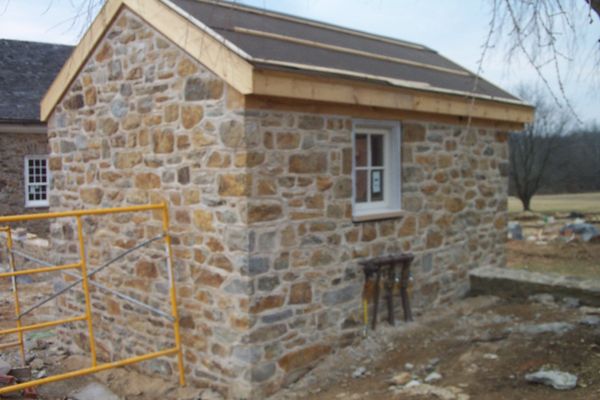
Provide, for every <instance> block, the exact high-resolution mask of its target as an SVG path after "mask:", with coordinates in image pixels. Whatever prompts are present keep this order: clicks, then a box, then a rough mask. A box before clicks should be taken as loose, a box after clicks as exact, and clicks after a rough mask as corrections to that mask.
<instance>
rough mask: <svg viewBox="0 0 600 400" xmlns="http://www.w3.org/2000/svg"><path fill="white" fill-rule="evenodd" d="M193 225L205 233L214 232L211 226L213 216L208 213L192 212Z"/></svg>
mask: <svg viewBox="0 0 600 400" xmlns="http://www.w3.org/2000/svg"><path fill="white" fill-rule="evenodd" d="M193 219H194V225H196V227H198V228H200V229H201V230H203V231H206V232H212V231H214V230H215V228H214V226H213V215H212V213H211V212H210V211H205V210H194V217H193Z"/></svg>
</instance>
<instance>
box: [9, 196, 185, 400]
mask: <svg viewBox="0 0 600 400" xmlns="http://www.w3.org/2000/svg"><path fill="white" fill-rule="evenodd" d="M141 211H161V213H160V216H161V219H162V228H163V233H162V234H161V235H159V236H157V237H154V238H152V239H149V240H146V241H144V242H142V243H140V244H138V245H136V246H134V247H132V248H130V249H128V250H126V251H124V252H122V253H121V254H119V255H117V256H116V257H114V258H113V259H111V260H109V261H107V262H105V263H104V264H102V265H101V266H100V267H98V268H96V269H94V270H92V271H90V272H88V271H87V259H86V252H85V241H84V235H83V224H82V220H81V219H82V217H86V216H97V215H108V214H117V213H128V212H141ZM56 218H75V219H76V222H77V239H78V244H79V261H78V262H76V263H71V264H64V265H52V264H50V263H47V262H45V261H42V260H39V259H37V258H35V257H32V256H30V255H28V254H25V253H23V252H20V251H18V250H15V249H14V248H13V240H12V230H11V228H10V226H0V232H6V243H7V249H8V261H9V265H10V272H3V273H0V278H10V279H11V282H12V289H13V296H14V303H15V316H16V317H15V321H16V327H15V328H11V329H5V330H1V331H0V335H9V334H17V335H18V340H17V341H14V342H9V343H3V344H0V349H4V348H9V347H16V346H18V347H19V350H20V353H21V360H22V363H23V365H25V348H24V340H23V333H24V332H27V331H32V330H37V329H44V328H48V327H53V326H58V325H63V324H68V323H72V322H79V321H86V322H87V330H88V339H89V347H90V353H91V360H92V366H91V367H90V368H84V369H80V370H77V371H72V372H67V373H63V374H59V375H54V376H50V377H47V378H42V379H36V380H33V381H29V382H24V383H19V384H15V385H10V386H5V387H2V388H0V395H3V394H5V393H10V392H14V391H18V390H23V389H27V388H30V387H34V386H38V385H42V384H45V383H50V382H56V381H60V380H64V379H69V378H74V377H78V376H83V375H88V374H93V373H96V372H99V371H104V370H107V369H111V368H117V367H121V366H125V365H129V364H134V363H138V362H141V361H145V360H150V359H153V358H157V357H162V356H167V355H177V364H178V370H179V383H180V384H181V385H184V384H185V375H184V367H183V353H182V348H181V337H180V332H179V316H178V311H177V298H176V290H175V279H174V277H173V251H172V249H171V236H170V234H169V212H168V208H167V205H166V203H161V204H150V205H143V206H132V207H121V208H106V209H95V210H75V211H63V212H53V213H43V214H29V215H13V216H7V217H0V224H8V223H12V222H21V221H31V220H40V219H56ZM160 239H164V244H165V254H166V257H167V275H168V278H169V295H170V300H171V301H170V303H171V314H168V313H166V312H164V311H162V310H159V309H157V308H155V307H152V306H150V305H148V304H146V303H143V302H141V301H139V300H137V299H135V298H133V297H130V296H127V295H125V294H122V293H120V292H118V291H116V290H113V289H110V288H108V287H106V286H104V285H101V284H99V283H97V282H94V281H92V280H91V278H92V277H93V276H94V275H95V274H97V273H98V272H100V271H102V270H103V269H105V268H107V267H108V266H109V265H111V264H113V263H114V262H116V261H118V260H120V259H122V258H123V257H125V256H127V255H128V254H130V253H132V252H134V251H136V250H138V249H140V248H142V247H144V246H147V245H149V244H150V243H153V242H155V241H157V240H160ZM15 255H17V256H21V257H23V258H25V259H27V260H30V261H33V262H35V263H37V264H40V265H42V266H43V267H42V268H37V269H35V268H34V269H27V270H17V268H16V262H15ZM71 269H79V270H80V272H81V276H79V275H76V274H73V273H70V272H68V271H69V270H71ZM59 271H62V272H63V273H64V274H67V275H69V276H73V277H77V278H78V279H77V280H76V281H75V282H72V283H71V284H69V285H67V286H66V287H65V288H63V289H61V290H60V291H58V292H56V293H54V294H53V295H51V296H49V297H48V298H46V299H44V300H42V301H41V302H38V303H37V304H35V305H33V306H32V307H30V308H29V309H27V310H25V311H23V312H21V309H20V304H19V293H18V285H17V280H16V277H17V276H21V275H28V274H38V273H49V272H59ZM78 284H81V285H82V289H83V293H84V298H85V313H84V314H83V315H80V316H76V317H70V318H65V319H60V320H55V321H48V322H42V323H37V324H32V325H25V326H24V325H23V324H22V321H21V319H22V318H23V316H25V315H27V314H29V313H30V312H32V311H33V310H35V309H36V308H38V307H40V306H42V305H43V304H46V303H47V302H49V301H51V300H52V299H55V298H56V297H58V296H60V295H61V294H63V293H65V292H66V291H68V290H69V289H71V288H73V287H75V286H76V285H78ZM90 285H94V286H96V287H98V288H100V289H101V290H104V291H105V292H108V293H110V294H112V295H114V296H116V297H119V298H121V299H123V300H126V301H129V302H131V303H134V304H136V305H138V306H140V307H142V308H145V309H147V310H149V311H151V312H153V313H155V314H158V315H160V316H162V317H165V318H167V319H168V320H169V321H170V322H172V324H173V336H174V340H175V347H173V348H169V349H166V350H160V351H157V352H154V353H148V354H144V355H140V356H135V357H131V358H127V359H124V360H120V361H116V362H110V363H105V364H100V365H98V363H97V359H96V342H95V338H94V330H93V324H92V311H93V310H92V303H91V299H90V291H89V286H90Z"/></svg>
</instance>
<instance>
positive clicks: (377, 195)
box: [371, 169, 383, 201]
mask: <svg viewBox="0 0 600 400" xmlns="http://www.w3.org/2000/svg"><path fill="white" fill-rule="evenodd" d="M371 201H383V170H382V169H375V170H372V171H371Z"/></svg>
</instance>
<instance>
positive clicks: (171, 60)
mask: <svg viewBox="0 0 600 400" xmlns="http://www.w3.org/2000/svg"><path fill="white" fill-rule="evenodd" d="M475 82H476V77H475V76H473V75H472V74H471V73H469V72H468V71H466V70H464V69H463V68H461V67H460V66H458V65H456V64H454V63H452V62H450V61H448V60H446V59H445V58H443V57H441V56H440V55H439V54H437V53H436V52H434V51H432V50H430V49H428V48H425V47H423V46H420V45H417V44H412V43H406V42H402V41H398V40H395V39H389V38H384V37H379V36H374V35H370V34H366V33H361V32H356V31H352V30H347V29H344V28H339V27H334V26H329V25H325V24H322V23H318V22H314V21H307V20H303V19H299V18H295V17H291V16H286V15H281V14H274V13H267V12H264V11H261V10H256V9H252V8H246V7H242V6H239V5H235V4H230V3H213V2H209V1H194V0H173V1H167V0H144V1H141V0H108V2H107V3H106V5H105V6H104V8H103V10H102V11H101V13H100V16H99V17H98V18H97V19H96V21H95V22H94V23H93V25H92V27H91V28H90V30H89V31H88V33H87V34H86V35H85V36H84V38H83V39H82V41H81V43H80V44H79V46H77V48H76V49H75V50H74V52H73V55H72V57H71V58H70V59H69V60H68V61H67V63H66V65H65V67H64V68H63V70H62V71H61V73H60V74H59V75H58V77H57V79H56V80H55V82H54V83H53V85H52V86H51V88H50V90H49V92H48V93H47V95H46V96H45V98H44V100H43V102H42V117H43V118H44V119H48V127H49V138H50V147H51V158H50V167H51V170H52V174H53V177H54V179H53V181H52V188H51V195H50V207H51V210H52V211H59V210H71V209H77V208H97V207H114V206H124V205H132V204H146V203H153V202H160V201H167V202H168V203H169V207H170V212H171V219H172V222H171V230H172V232H173V234H174V251H175V256H176V272H177V285H178V296H179V307H180V310H181V315H182V317H181V325H182V335H183V338H184V354H185V360H186V371H187V378H188V380H189V381H190V382H192V383H193V384H196V385H210V386H212V387H214V388H216V389H218V390H220V391H222V392H223V393H226V394H227V395H228V396H229V397H232V398H263V396H265V395H266V394H268V393H273V392H274V391H276V390H277V389H278V388H280V387H281V386H282V385H285V384H287V383H289V382H291V381H293V380H294V379H297V378H298V377H300V376H301V375H302V374H303V373H305V372H306V371H307V369H308V368H310V367H311V366H313V365H314V364H315V362H317V361H318V360H319V359H320V358H321V357H323V356H325V355H326V354H328V353H330V352H332V351H334V350H335V348H336V347H338V346H343V345H347V344H349V343H352V342H353V341H354V340H356V339H357V337H358V335H357V333H359V332H360V329H361V326H362V321H361V291H362V286H363V279H364V277H363V274H362V272H361V269H360V268H359V266H358V265H357V261H359V260H361V259H365V258H368V257H375V256H378V255H384V254H389V253H396V252H401V251H405V252H412V253H414V254H415V255H416V259H415V262H414V264H413V269H412V270H413V274H414V278H415V280H414V293H413V301H414V304H415V305H416V306H419V307H431V306H436V305H439V304H443V303H444V302H447V301H451V300H452V299H455V298H458V297H459V296H461V295H464V294H465V292H466V291H467V289H468V279H467V274H468V271H469V270H470V269H472V268H474V267H477V266H482V265H490V266H503V265H504V264H505V253H504V238H505V236H506V235H505V225H506V207H507V193H506V191H507V178H506V176H507V174H506V172H507V143H506V139H507V133H506V132H507V131H509V130H513V129H519V128H522V126H523V124H524V123H527V122H529V121H531V119H532V114H533V110H532V108H531V107H530V106H528V105H526V104H523V103H521V102H520V101H519V100H518V99H516V98H515V97H513V96H512V95H510V94H508V93H506V92H504V91H502V90H501V89H499V88H497V87H495V86H493V85H492V84H490V83H488V82H486V81H485V80H483V79H479V80H478V81H477V85H475ZM474 87H476V89H475V90H474V91H472V89H473V88H474ZM158 224H159V222H158V221H157V220H156V219H154V218H152V216H151V215H144V216H142V215H136V216H132V217H128V218H125V217H119V218H104V219H102V218H97V219H88V220H87V221H86V234H87V237H88V238H89V239H88V241H87V243H86V244H87V251H88V257H89V264H90V268H93V266H94V265H98V264H99V263H101V262H102V261H103V260H106V259H107V258H109V257H110V256H111V255H112V256H114V255H115V254H117V253H118V252H119V251H122V249H124V248H129V247H131V246H133V245H134V244H135V243H137V242H139V241H141V240H143V239H148V238H150V237H152V236H153V235H155V234H156V233H157V232H160V226H159V225H158ZM73 231H74V226H73V221H69V220H60V221H56V222H55V223H54V224H53V225H52V228H51V233H52V235H51V236H52V245H53V251H54V254H55V256H56V257H55V258H56V259H57V260H56V261H57V262H59V261H66V260H67V259H68V258H69V257H72V258H77V257H78V254H77V252H78V249H77V246H76V243H75V242H76V239H75V237H74V235H73ZM160 257H161V252H160V250H159V248H156V249H154V248H152V249H149V250H148V251H147V252H146V253H142V255H138V256H131V257H129V258H128V259H127V262H124V263H123V264H121V265H119V266H117V267H116V268H114V269H112V270H111V272H110V273H106V274H104V273H103V274H99V275H98V276H96V277H95V279H97V280H98V281H100V282H103V283H105V284H107V285H111V286H113V287H115V288H119V289H120V290H124V291H126V292H128V293H129V294H130V295H132V296H135V297H137V298H140V299H143V300H146V301H148V302H150V303H152V304H155V305H161V304H164V303H165V302H166V300H165V299H166V296H167V293H166V290H165V279H166V278H165V273H164V271H163V269H164V268H163V267H164V265H163V264H162V261H163V260H162V259H161V258H160ZM93 303H94V306H95V307H96V308H97V312H99V313H100V315H101V316H100V317H99V318H98V319H97V320H95V321H94V327H95V330H96V337H97V341H98V345H99V349H100V356H101V357H102V358H104V359H118V358H122V357H124V356H126V355H130V354H131V353H139V351H140V350H142V349H143V350H149V349H150V348H154V346H155V345H159V344H166V343H168V341H169V337H170V335H171V332H170V328H169V325H168V324H164V323H162V322H161V321H159V320H158V319H156V318H154V317H150V316H143V318H142V319H141V320H139V321H137V320H136V318H137V317H136V315H138V316H139V315H140V314H139V313H138V314H136V312H134V310H132V308H131V307H129V306H128V305H124V304H122V303H120V302H118V301H116V300H115V299H110V298H109V299H104V300H103V298H102V297H101V296H99V295H97V294H94V302H93ZM81 304H82V303H81V301H80V297H77V296H75V297H71V298H69V299H67V300H65V301H63V302H61V305H63V306H64V309H68V310H73V309H77V308H80V307H81ZM146 319H148V320H147V321H146ZM72 332H73V331H70V332H69V333H72ZM70 336H71V335H70ZM75 342H83V343H85V341H84V340H82V338H81V337H76V338H75ZM157 342H160V343H157ZM163 342H164V343H163ZM171 361H172V360H171ZM148 368H149V369H151V370H153V371H155V372H160V373H162V374H169V373H170V372H171V371H174V370H175V369H173V367H172V364H169V363H151V364H150V365H149V366H148Z"/></svg>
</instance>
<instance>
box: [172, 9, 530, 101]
mask: <svg viewBox="0 0 600 400" xmlns="http://www.w3.org/2000/svg"><path fill="white" fill-rule="evenodd" d="M171 2H172V3H173V4H174V5H176V6H177V7H179V8H180V9H181V10H183V11H184V12H186V13H187V14H188V15H189V16H190V17H191V18H193V19H195V20H197V21H200V22H202V23H203V24H204V25H206V26H208V27H209V28H211V29H212V30H213V31H214V32H216V33H217V34H218V35H220V36H221V37H223V38H224V39H226V40H228V41H229V42H230V43H232V44H233V45H234V46H236V47H237V48H239V49H240V50H242V51H243V52H244V53H245V54H247V55H248V56H247V57H248V59H249V61H250V62H251V63H252V64H253V65H255V66H261V67H278V68H285V69H293V70H298V69H299V68H300V69H306V70H314V71H325V70H327V71H330V72H332V73H337V74H339V75H347V76H352V77H363V78H368V79H373V80H380V81H384V82H388V83H391V84H394V83H396V84H398V85H402V84H404V85H410V86H413V87H418V88H422V89H441V90H444V91H448V92H462V93H465V94H467V93H474V94H479V95H484V96H489V97H491V98H496V99H502V100H511V101H515V100H516V101H518V99H517V98H516V97H514V96H513V95H511V94H510V93H508V92H506V91H504V90H502V89H500V88H498V87H497V86H495V85H493V84H491V83H490V82H488V81H486V80H484V79H482V78H477V76H476V75H475V74H473V73H471V72H469V71H467V70H466V69H465V68H463V67H461V66H460V65H458V64H456V63H454V62H452V61H450V60H448V59H446V58H445V57H443V56H441V55H440V54H438V53H437V52H436V51H434V50H431V49H429V48H427V47H425V46H422V45H419V44H416V43H410V42H405V41H401V40H396V39H392V38H388V37H383V36H378V35H373V34H368V33H364V32H359V31H355V30H351V29H347V28H342V27H338V26H335V25H331V24H326V23H321V22H316V21H311V20H307V19H303V18H298V17H294V16H290V15H286V14H281V13H275V12H268V11H264V10H260V9H257V8H253V7H249V6H241V5H239V4H233V3H227V2H222V1H221V2H217V1H210V0H201V1H198V0H171Z"/></svg>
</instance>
